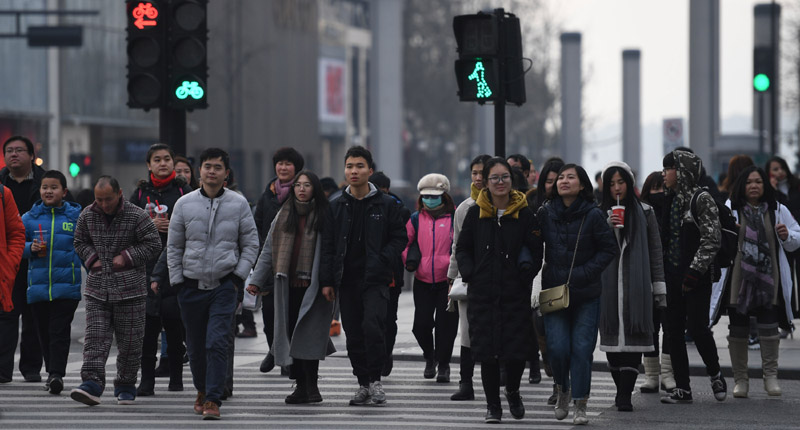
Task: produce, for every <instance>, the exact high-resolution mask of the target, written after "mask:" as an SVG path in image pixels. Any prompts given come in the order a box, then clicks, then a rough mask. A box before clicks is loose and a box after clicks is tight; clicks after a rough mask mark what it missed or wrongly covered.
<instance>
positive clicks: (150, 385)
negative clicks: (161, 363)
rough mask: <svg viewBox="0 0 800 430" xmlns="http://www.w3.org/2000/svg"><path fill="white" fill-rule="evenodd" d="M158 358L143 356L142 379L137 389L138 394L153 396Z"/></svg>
mask: <svg viewBox="0 0 800 430" xmlns="http://www.w3.org/2000/svg"><path fill="white" fill-rule="evenodd" d="M155 372H156V358H155V357H152V358H150V357H147V358H144V357H142V381H141V383H139V388H138V389H137V390H136V395H137V396H142V397H146V396H152V395H153V394H155V391H154V390H155V387H156V374H155Z"/></svg>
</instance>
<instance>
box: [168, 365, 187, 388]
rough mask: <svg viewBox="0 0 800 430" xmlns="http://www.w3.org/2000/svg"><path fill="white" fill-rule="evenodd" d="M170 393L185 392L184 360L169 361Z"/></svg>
mask: <svg viewBox="0 0 800 430" xmlns="http://www.w3.org/2000/svg"><path fill="white" fill-rule="evenodd" d="M167 390H169V391H183V360H169V386H168V387H167Z"/></svg>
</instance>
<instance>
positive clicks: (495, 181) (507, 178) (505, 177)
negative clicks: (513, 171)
mask: <svg viewBox="0 0 800 430" xmlns="http://www.w3.org/2000/svg"><path fill="white" fill-rule="evenodd" d="M509 181H511V175H503V176H489V182H491V183H493V184H499V183H502V182H509Z"/></svg>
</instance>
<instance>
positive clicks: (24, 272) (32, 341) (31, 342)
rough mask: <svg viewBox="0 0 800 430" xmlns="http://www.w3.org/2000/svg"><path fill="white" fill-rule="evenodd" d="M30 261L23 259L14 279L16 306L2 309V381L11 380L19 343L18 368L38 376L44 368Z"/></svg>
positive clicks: (0, 364) (0, 313)
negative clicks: (33, 305) (31, 292)
mask: <svg viewBox="0 0 800 430" xmlns="http://www.w3.org/2000/svg"><path fill="white" fill-rule="evenodd" d="M27 276H28V261H27V260H26V259H24V258H23V259H22V262H21V263H20V265H19V272H17V278H16V280H15V282H14V290H13V292H12V295H11V299H12V301H13V303H14V309H13V310H12V311H11V312H2V311H0V339H2V342H0V380H4V379H7V380H11V376H12V375H13V373H14V352H16V350H17V342H19V354H20V357H19V371H20V373H22V375H38V374H39V373H40V372H41V371H42V363H43V362H44V360H43V354H42V347H41V346H40V345H39V331H38V329H37V328H36V319H35V318H34V317H33V312H32V310H31V307H30V306H29V305H28V285H27V283H28V281H27ZM20 316H21V317H22V340H21V341H20V332H19V320H20Z"/></svg>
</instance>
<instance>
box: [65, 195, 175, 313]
mask: <svg viewBox="0 0 800 430" xmlns="http://www.w3.org/2000/svg"><path fill="white" fill-rule="evenodd" d="M75 251H76V252H77V253H78V255H79V256H80V257H81V260H83V262H84V265H85V266H86V269H87V271H89V276H88V278H87V279H86V288H85V290H84V294H85V295H87V296H89V297H92V298H95V299H97V300H102V301H108V302H118V301H122V300H128V299H133V298H136V297H144V296H146V295H147V278H146V275H145V266H146V264H147V262H148V261H150V260H153V259H156V258H158V255H159V254H160V253H161V238H160V237H159V235H158V230H157V229H156V226H155V224H153V221H152V220H151V219H150V217H149V216H148V215H147V212H145V211H144V210H143V209H141V208H139V207H137V206H136V205H133V204H131V203H130V202H128V201H126V200H125V199H124V198H121V206H120V208H119V211H117V214H116V216H114V218H113V220H111V222H110V223H109V221H108V217H106V215H105V214H104V213H103V211H102V210H101V209H100V207H99V206H97V204H96V203H92V204H91V205H90V206H88V207H87V208H86V209H85V210H84V211H83V212H82V213H81V216H80V218H78V225H77V227H76V228H75ZM117 255H121V256H122V257H123V258H124V259H125V267H123V268H122V269H119V270H115V269H113V267H112V261H113V259H114V257H115V256H117ZM98 259H99V260H100V263H101V264H102V267H101V268H100V269H97V270H92V269H91V267H92V265H93V264H94V263H95V262H96V261H97V260H98Z"/></svg>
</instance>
